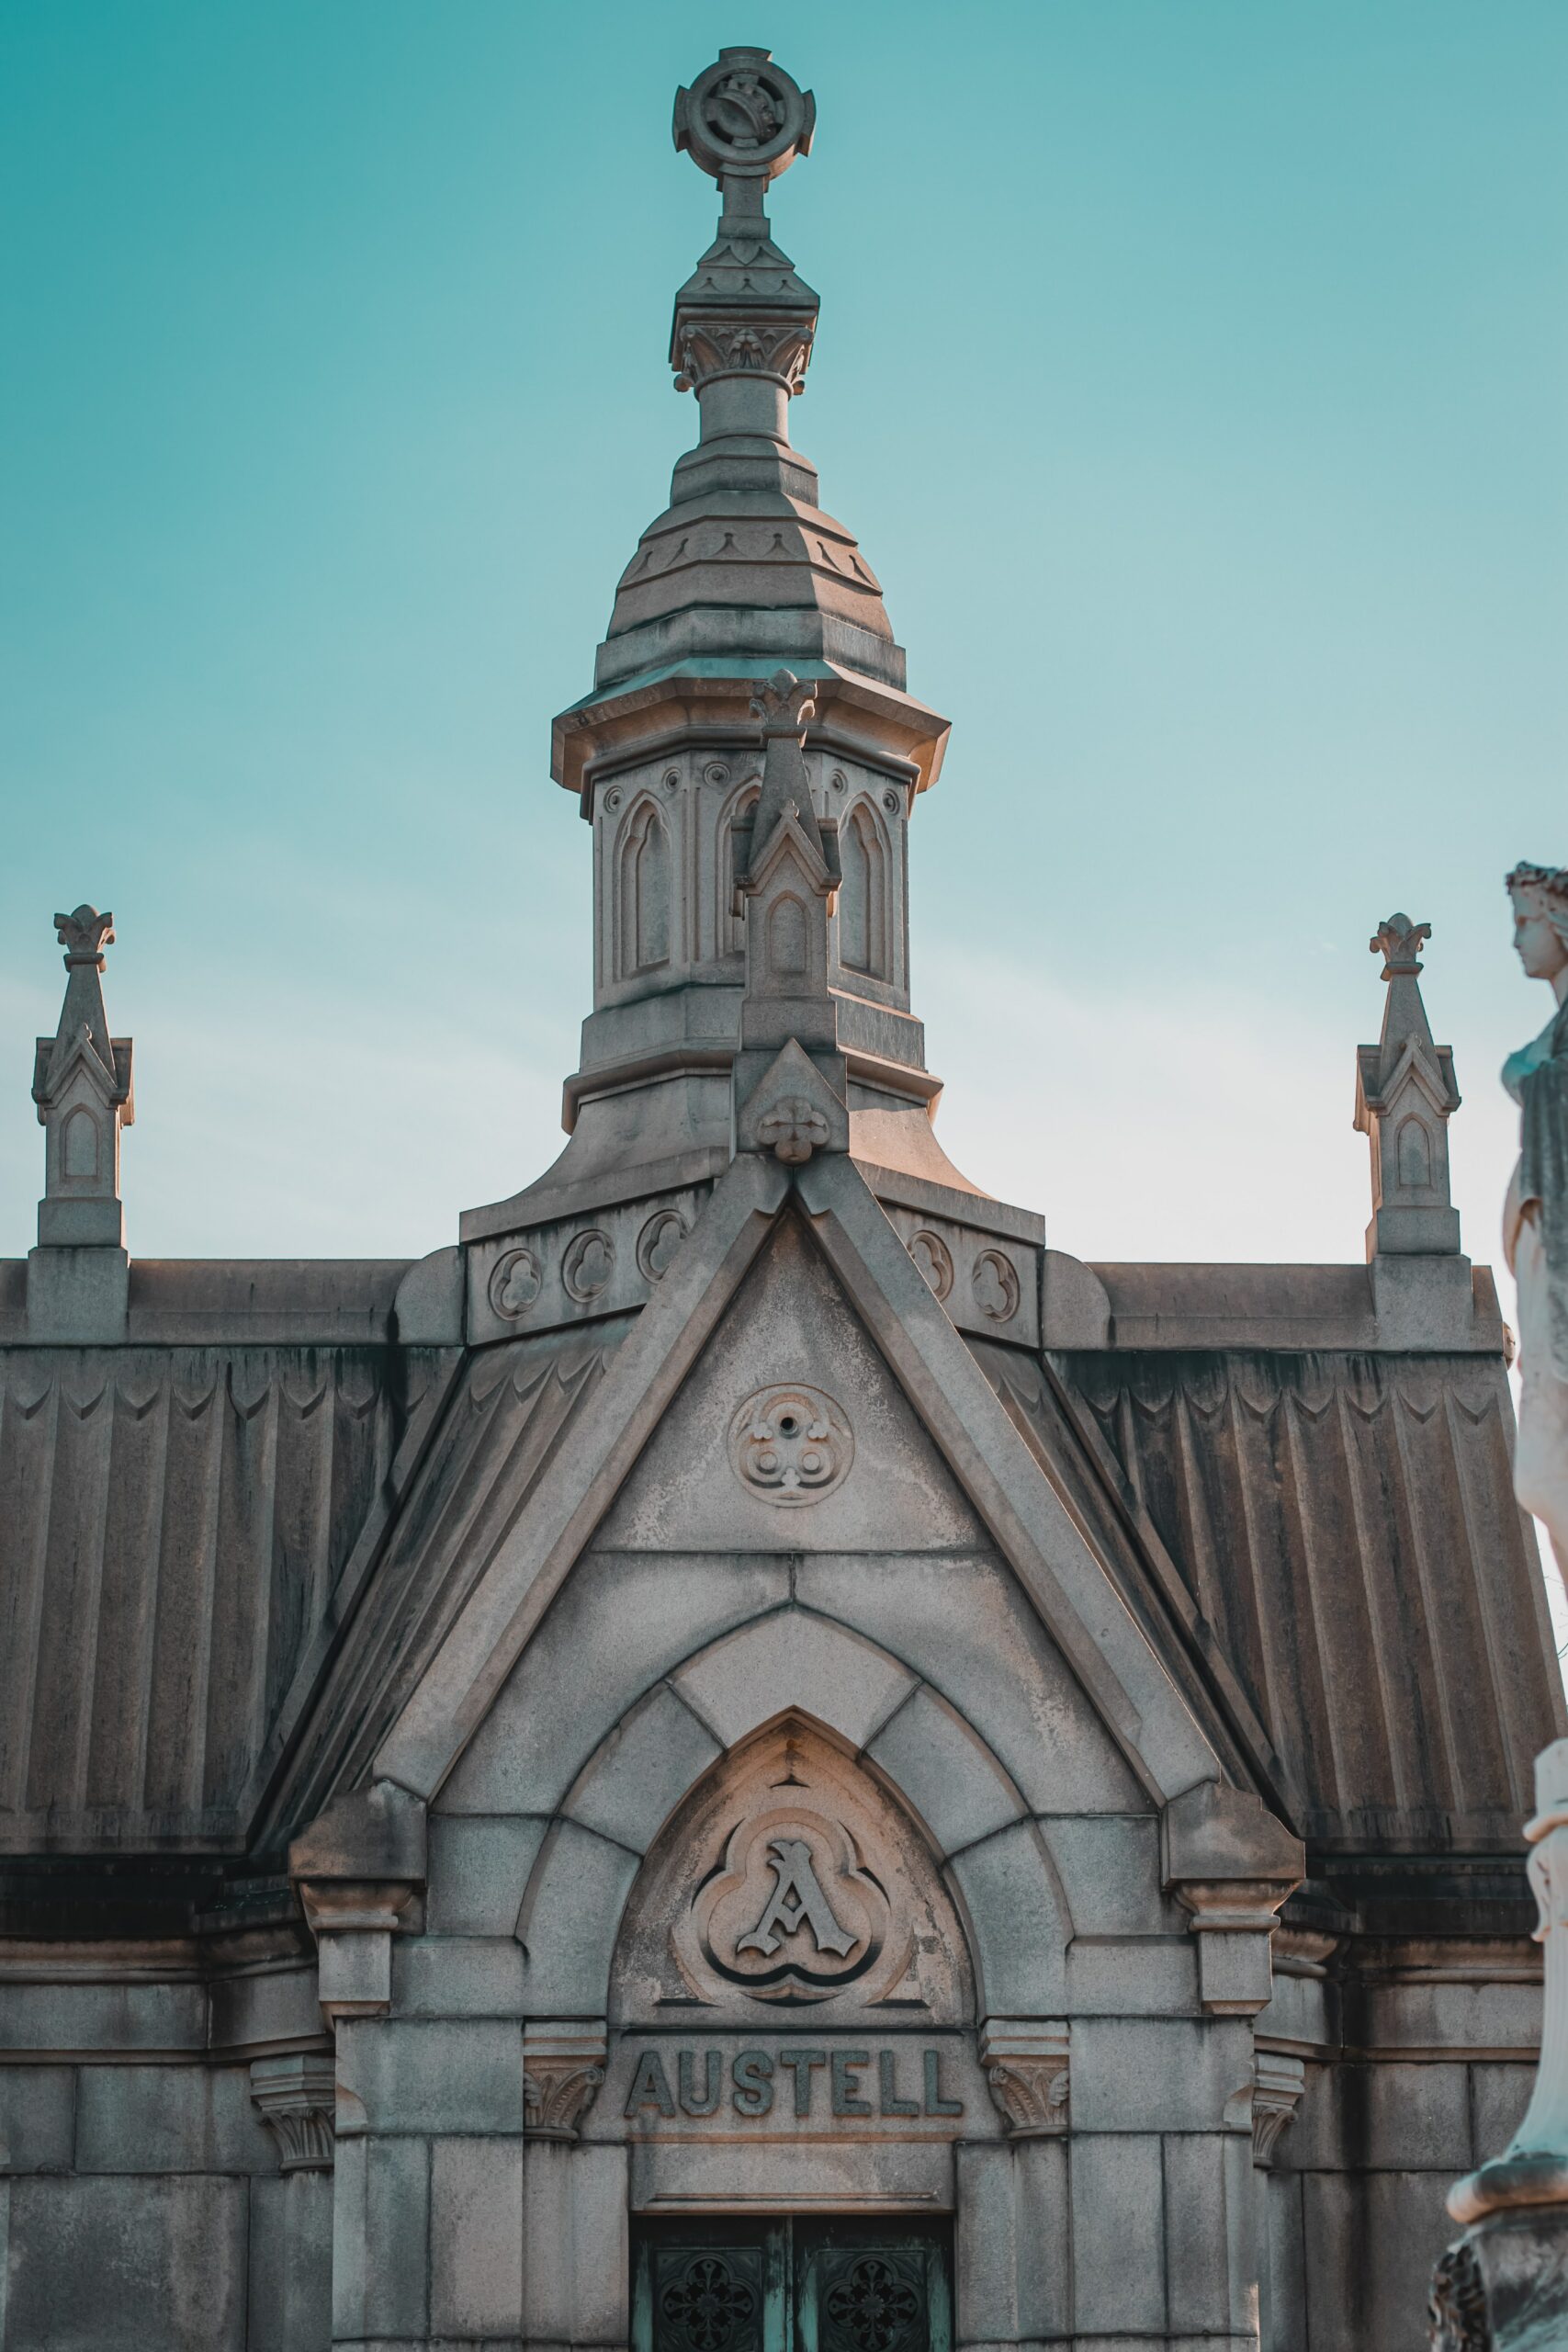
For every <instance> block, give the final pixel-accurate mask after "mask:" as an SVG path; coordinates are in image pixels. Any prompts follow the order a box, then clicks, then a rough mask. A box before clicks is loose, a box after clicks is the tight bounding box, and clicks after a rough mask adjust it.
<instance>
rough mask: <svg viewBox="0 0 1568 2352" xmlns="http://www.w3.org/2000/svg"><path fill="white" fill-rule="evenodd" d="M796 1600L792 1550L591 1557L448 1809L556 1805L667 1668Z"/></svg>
mask: <svg viewBox="0 0 1568 2352" xmlns="http://www.w3.org/2000/svg"><path fill="white" fill-rule="evenodd" d="M788 1597H789V1568H788V1566H787V1564H786V1563H785V1561H784V1559H782V1558H779V1559H773V1558H767V1557H762V1558H758V1559H754V1560H736V1559H719V1558H715V1557H709V1556H704V1555H696V1556H681V1555H673V1556H671V1555H662V1556H655V1557H649V1556H645V1555H628V1554H617V1553H610V1554H593V1553H591V1554H590V1555H588V1556H587V1557H586V1558H585V1559H582V1560H580V1561H579V1562H578V1565H577V1566H576V1568H575V1569H574V1570H573V1571H572V1574H571V1576H570V1577H569V1578H568V1580H567V1582H566V1584H565V1585H564V1586H563V1587H562V1589H561V1590H560V1592H559V1593H558V1595H557V1596H556V1599H555V1600H554V1601H553V1602H552V1604H551V1606H550V1608H549V1609H548V1611H547V1612H546V1615H545V1619H544V1622H543V1623H542V1624H541V1625H540V1627H539V1629H538V1631H537V1633H536V1634H535V1636H534V1638H533V1640H532V1642H531V1643H530V1644H529V1645H528V1647H527V1649H526V1650H525V1652H524V1654H523V1656H522V1657H521V1658H519V1660H518V1662H517V1664H516V1666H515V1667H514V1668H513V1670H512V1673H511V1675H510V1676H509V1677H508V1679H507V1681H506V1685H505V1688H504V1689H503V1690H502V1693H501V1695H500V1697H499V1698H498V1699H497V1701H496V1702H495V1704H494V1706H493V1707H492V1708H491V1712H490V1713H489V1715H488V1716H487V1717H486V1719H485V1721H484V1723H483V1724H481V1725H480V1726H479V1730H478V1731H477V1732H476V1733H475V1735H474V1737H473V1739H472V1740H471V1741H470V1743H469V1745H468V1750H467V1752H466V1754H465V1755H464V1757H463V1758H462V1760H461V1762H460V1763H459V1764H458V1766H457V1770H456V1771H455V1772H454V1773H453V1774H452V1777H451V1779H450V1780H449V1781H447V1783H446V1787H445V1788H444V1789H443V1791H442V1792H441V1809H442V1811H443V1812H444V1813H447V1814H453V1813H513V1814H531V1813H542V1814H550V1813H553V1812H554V1811H555V1809H556V1807H557V1806H558V1804H559V1803H560V1801H561V1799H562V1798H563V1797H564V1796H565V1794H566V1792H567V1791H568V1789H569V1788H570V1786H571V1784H572V1782H573V1781H575V1780H576V1778H577V1776H578V1774H579V1773H580V1772H581V1770H582V1767H583V1765H584V1764H585V1763H586V1762H587V1761H588V1758H590V1756H592V1753H593V1750H594V1749H595V1748H596V1747H598V1745H599V1743H600V1741H601V1740H602V1739H603V1738H604V1736H605V1734H606V1733H607V1732H609V1731H611V1730H612V1729H613V1728H614V1726H615V1724H617V1723H619V1721H620V1719H621V1717H622V1716H623V1715H624V1714H625V1713H626V1710H627V1708H628V1707H630V1706H631V1705H632V1703H633V1702H634V1701H635V1700H637V1699H638V1698H640V1697H641V1695H642V1693H643V1692H644V1691H647V1690H649V1689H650V1688H651V1686H652V1685H653V1684H654V1683H655V1682H657V1681H658V1680H659V1679H660V1676H662V1675H665V1674H668V1673H669V1672H670V1671H671V1668H674V1667H677V1666H679V1665H680V1664H681V1662H682V1659H683V1658H686V1657H691V1656H692V1654H693V1653H694V1651H696V1650H699V1649H702V1648H705V1646H706V1645H707V1644H708V1643H709V1642H711V1641H714V1640H716V1638H717V1637H718V1635H719V1634H727V1633H729V1632H730V1631H731V1630H732V1629H733V1628H734V1627H735V1626H737V1625H739V1624H744V1623H745V1622H746V1620H747V1619H748V1618H750V1617H756V1616H760V1615H761V1613H762V1612H763V1611H765V1610H769V1609H776V1608H777V1607H778V1606H779V1604H780V1603H781V1602H782V1601H784V1600H787V1599H788Z"/></svg>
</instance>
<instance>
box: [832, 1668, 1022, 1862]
mask: <svg viewBox="0 0 1568 2352" xmlns="http://www.w3.org/2000/svg"><path fill="white" fill-rule="evenodd" d="M868 1753H869V1755H870V1757H871V1759H872V1762H873V1763H874V1764H875V1765H877V1766H878V1767H879V1769H880V1770H882V1771H884V1772H886V1775H887V1777H888V1779H889V1780H890V1781H892V1782H893V1785H894V1787H895V1788H897V1789H898V1790H900V1791H902V1792H903V1794H904V1795H905V1797H906V1798H907V1799H908V1802H909V1804H911V1805H912V1806H913V1807H914V1809H915V1811H916V1813H918V1814H919V1816H920V1819H921V1820H922V1821H923V1822H924V1823H925V1825H926V1827H927V1828H928V1829H929V1830H930V1832H931V1837H932V1838H933V1839H934V1840H935V1843H936V1845H937V1848H938V1849H939V1851H940V1852H942V1853H944V1854H951V1853H953V1852H954V1851H956V1850H957V1849H959V1848H960V1847H964V1846H972V1845H974V1844H975V1842H976V1839H978V1838H988V1837H989V1836H990V1835H991V1833H992V1831H993V1830H996V1829H1002V1828H1005V1827H1006V1826H1007V1824H1008V1823H1009V1822H1010V1821H1016V1820H1018V1819H1019V1817H1020V1816H1021V1814H1022V1812H1023V1805H1022V1803H1021V1799H1020V1797H1019V1794H1018V1792H1017V1790H1016V1789H1014V1788H1013V1787H1012V1785H1011V1784H1010V1781H1008V1780H1007V1779H1006V1778H1005V1777H1004V1775H1003V1774H1002V1773H1001V1772H999V1771H998V1769H997V1766H996V1762H995V1760H994V1758H992V1757H991V1755H990V1754H989V1753H988V1751H987V1749H986V1748H985V1747H983V1746H982V1745H981V1743H980V1741H979V1740H978V1739H977V1738H976V1736H975V1734H974V1732H973V1731H972V1730H971V1729H970V1727H969V1725H968V1724H966V1723H964V1720H963V1718H962V1717H961V1716H959V1715H956V1714H954V1713H953V1709H952V1707H951V1706H950V1705H949V1704H948V1702H946V1701H945V1700H942V1699H939V1698H937V1697H936V1696H935V1694H934V1693H933V1692H932V1691H929V1690H917V1691H915V1693H914V1695H913V1696H912V1697H911V1698H910V1699H908V1701H907V1702H905V1704H904V1705H903V1706H901V1707H900V1708H899V1709H898V1710H897V1713H895V1714H894V1715H893V1716H892V1717H891V1718H890V1719H889V1721H888V1722H887V1723H886V1724H884V1726H883V1728H882V1730H881V1731H879V1732H878V1734H877V1736H876V1737H875V1738H874V1740H873V1742H872V1744H871V1747H870V1749H869V1750H868Z"/></svg>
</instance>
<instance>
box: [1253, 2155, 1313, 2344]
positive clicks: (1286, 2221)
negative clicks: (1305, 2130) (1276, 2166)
mask: <svg viewBox="0 0 1568 2352" xmlns="http://www.w3.org/2000/svg"><path fill="white" fill-rule="evenodd" d="M1262 2187H1263V2202H1264V2236H1265V2246H1264V2256H1263V2264H1262V2274H1263V2275H1262V2282H1261V2283H1262V2301H1263V2341H1264V2343H1265V2344H1267V2345H1268V2346H1269V2352H1307V2279H1306V2258H1305V2247H1304V2245H1303V2235H1302V2184H1301V2182H1300V2180H1298V2179H1296V2178H1294V2177H1292V2175H1291V2174H1289V2173H1282V2174H1281V2173H1269V2174H1267V2175H1266V2176H1265V2177H1264V2180H1263V2184H1262Z"/></svg>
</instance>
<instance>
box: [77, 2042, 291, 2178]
mask: <svg viewBox="0 0 1568 2352" xmlns="http://www.w3.org/2000/svg"><path fill="white" fill-rule="evenodd" d="M76 2167H77V2170H78V2171H80V2172H206V2173H210V2172H259V2173H275V2172H276V2170H277V2148H276V2143H274V2141H273V2140H272V2138H271V2136H270V2134H269V2133H268V2131H267V2130H266V2127H265V2124H264V2123H263V2121H262V2120H261V2117H260V2115H259V2114H258V2113H257V2111H256V2109H255V2106H254V2103H253V2101H252V2098H251V2078H250V2070H249V2068H248V2067H245V2066H84V2067H83V2068H82V2070H81V2082H80V2087H79V2089H78V2092H77V2104H76Z"/></svg>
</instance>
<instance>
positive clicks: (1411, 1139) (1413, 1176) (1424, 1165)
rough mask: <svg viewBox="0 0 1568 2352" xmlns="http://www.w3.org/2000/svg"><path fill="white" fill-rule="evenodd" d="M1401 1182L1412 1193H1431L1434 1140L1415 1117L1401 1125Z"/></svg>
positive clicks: (1407, 1119)
mask: <svg viewBox="0 0 1568 2352" xmlns="http://www.w3.org/2000/svg"><path fill="white" fill-rule="evenodd" d="M1398 1166H1399V1181H1400V1182H1401V1184H1402V1185H1404V1186H1405V1187H1406V1189H1407V1190H1409V1191H1411V1192H1417V1193H1424V1192H1429V1191H1430V1189H1431V1184H1432V1139H1431V1137H1430V1136H1429V1135H1428V1134H1427V1128H1426V1125H1425V1124H1424V1122H1423V1121H1421V1120H1420V1119H1417V1118H1416V1117H1414V1116H1412V1117H1410V1118H1406V1119H1402V1120H1401V1121H1400V1125H1399V1148H1398Z"/></svg>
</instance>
